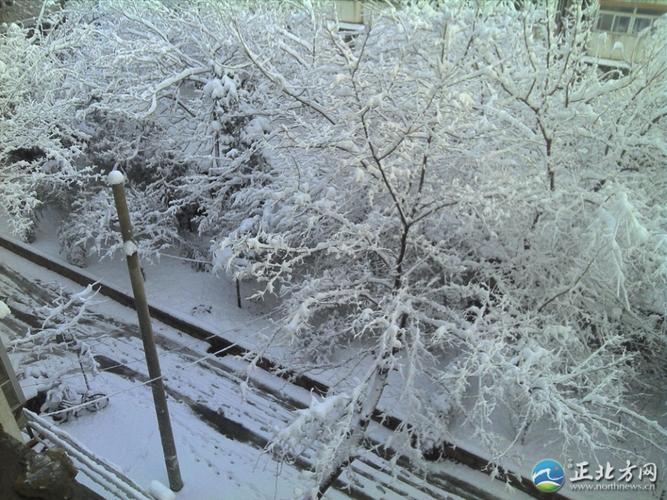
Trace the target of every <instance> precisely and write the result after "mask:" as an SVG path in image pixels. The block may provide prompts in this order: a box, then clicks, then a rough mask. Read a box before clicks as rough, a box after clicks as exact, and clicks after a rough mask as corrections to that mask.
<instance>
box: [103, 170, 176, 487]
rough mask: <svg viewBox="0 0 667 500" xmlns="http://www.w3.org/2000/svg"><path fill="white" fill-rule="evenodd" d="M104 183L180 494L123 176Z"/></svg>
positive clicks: (167, 456) (166, 455)
mask: <svg viewBox="0 0 667 500" xmlns="http://www.w3.org/2000/svg"><path fill="white" fill-rule="evenodd" d="M107 181H108V183H109V184H110V185H111V188H112V190H113V197H114V201H115V203H116V210H117V212H118V221H119V223H120V231H121V234H122V236H123V247H124V248H125V257H126V259H127V267H128V270H129V273H130V281H131V283H132V293H133V294H134V304H135V309H136V311H137V316H138V318H139V330H140V331H141V339H142V341H143V343H144V353H145V355H146V365H147V366H148V376H149V377H150V379H151V388H152V390H153V401H154V403H155V412H156V414H157V421H158V427H159V429H160V439H161V440H162V450H163V452H164V460H165V464H166V466H167V475H168V476H169V487H170V488H171V489H172V490H173V491H180V490H181V489H182V488H183V480H182V479H181V471H180V468H179V465H178V456H177V454H176V444H175V443H174V434H173V432H172V429H171V421H170V419H169V408H168V407H167V398H166V395H165V391H164V382H163V380H162V373H161V371H160V361H159V359H158V355H157V350H156V348H155V339H154V337H153V328H152V325H151V318H150V314H149V312H148V301H147V299H146V291H145V289H144V280H143V276H142V274H141V267H140V265H139V254H138V253H137V245H136V243H135V242H134V239H133V236H132V223H131V222H130V213H129V210H128V208H127V201H126V199H125V190H124V188H123V185H124V182H125V176H124V175H123V174H122V173H121V172H119V171H117V170H114V171H112V172H110V173H109V175H108V177H107Z"/></svg>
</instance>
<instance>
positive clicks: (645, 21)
mask: <svg viewBox="0 0 667 500" xmlns="http://www.w3.org/2000/svg"><path fill="white" fill-rule="evenodd" d="M649 26H651V18H650V17H636V18H635V22H634V24H633V25H632V32H633V33H639V32H640V31H642V30H645V29H646V28H648V27H649Z"/></svg>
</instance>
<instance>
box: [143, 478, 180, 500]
mask: <svg viewBox="0 0 667 500" xmlns="http://www.w3.org/2000/svg"><path fill="white" fill-rule="evenodd" d="M148 492H149V493H150V494H151V495H153V496H154V497H155V500H176V494H175V493H174V492H173V491H171V490H170V489H169V488H167V487H166V486H165V485H164V484H162V483H161V482H160V481H158V480H157V479H153V480H152V481H151V484H150V485H149V486H148Z"/></svg>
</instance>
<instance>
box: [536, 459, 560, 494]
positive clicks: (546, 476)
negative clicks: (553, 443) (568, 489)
mask: <svg viewBox="0 0 667 500" xmlns="http://www.w3.org/2000/svg"><path fill="white" fill-rule="evenodd" d="M533 483H534V484H535V487H536V488H537V489H538V490H540V491H544V492H545V493H553V492H555V491H558V490H560V489H561V488H562V487H563V484H565V471H564V470H563V466H562V465H561V464H559V463H558V462H556V461H555V460H552V459H550V458H545V459H544V460H540V461H539V462H537V463H536V464H535V467H533Z"/></svg>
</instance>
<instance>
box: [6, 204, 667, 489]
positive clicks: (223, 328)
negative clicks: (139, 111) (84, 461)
mask: <svg viewBox="0 0 667 500" xmlns="http://www.w3.org/2000/svg"><path fill="white" fill-rule="evenodd" d="M57 222H58V221H57V215H56V214H54V213H52V212H47V213H46V215H45V216H44V218H43V219H42V221H41V224H40V226H39V231H38V233H37V240H36V241H35V243H34V244H33V247H35V248H37V249H39V250H41V251H42V252H44V253H46V254H48V255H50V256H52V257H53V258H55V259H60V260H61V261H62V262H63V263H65V261H64V259H62V258H61V257H59V256H58V247H57V243H56V238H55V234H54V228H55V227H56V226H57ZM2 233H4V234H8V231H7V229H6V228H2ZM0 255H1V256H2V259H1V260H2V262H4V263H6V264H7V265H8V266H9V267H10V268H11V269H14V270H16V271H18V272H19V273H20V274H21V275H22V276H24V277H25V278H27V279H28V280H30V281H31V282H35V283H50V284H51V285H50V286H51V287H53V286H56V287H63V288H64V289H65V290H66V291H68V292H69V293H74V292H77V291H79V290H80V288H81V287H80V286H79V285H77V284H74V283H71V282H69V281H68V280H66V279H64V278H62V277H60V276H58V275H56V274H55V273H52V272H50V271H47V270H44V269H42V268H39V267H38V266H35V265H34V264H31V263H28V262H27V261H25V260H24V259H21V258H19V257H16V256H14V255H12V254H11V253H9V252H7V251H6V250H0ZM144 269H145V272H146V275H147V282H146V286H147V291H148V296H149V300H150V302H151V304H154V305H157V306H159V307H162V308H164V309H167V310H169V311H173V312H174V313H175V314H178V315H182V316H184V317H188V318H189V319H190V320H192V321H195V322H198V323H200V324H201V325H202V326H205V327H206V328H208V329H210V330H212V331H215V332H219V333H220V334H222V335H224V336H225V337H226V338H230V339H233V340H236V341H238V342H240V343H242V344H244V345H246V346H249V347H254V346H256V345H261V341H259V340H260V334H267V333H270V331H271V328H272V324H271V322H270V320H269V319H268V318H267V316H266V311H265V310H263V309H261V308H259V307H258V306H256V305H253V304H252V303H244V306H245V307H244V309H238V308H237V306H236V295H235V290H234V286H233V283H231V282H229V281H228V280H227V278H225V277H216V276H214V275H211V274H209V273H201V272H195V271H194V270H193V269H192V267H191V266H190V265H189V264H188V263H187V262H185V261H182V260H178V259H170V258H168V257H163V258H162V260H161V261H160V262H155V263H152V264H145V265H144ZM86 272H88V273H90V274H92V275H94V276H98V277H99V278H100V279H103V280H104V281H105V282H108V283H111V284H114V285H116V286H117V287H118V288H121V289H123V290H126V291H128V292H129V291H130V288H129V279H128V278H127V274H126V273H127V271H126V269H125V263H124V259H123V258H122V256H120V255H119V256H117V258H115V259H114V260H103V261H93V262H91V264H90V266H89V267H88V268H87V269H86ZM3 288H5V287H3ZM43 289H45V290H48V289H49V287H48V286H47V287H43ZM25 294H26V291H25V289H15V290H7V291H3V295H6V296H8V297H22V296H24V295H25ZM28 295H29V294H28ZM22 300H26V297H24V298H23V299H19V301H22ZM42 300H43V297H42ZM101 300H102V302H101V303H100V304H98V305H96V306H95V311H96V312H97V313H99V314H101V315H102V316H101V317H100V324H99V328H98V329H97V330H95V329H93V330H94V331H96V333H92V334H91V335H93V337H95V340H94V341H93V342H92V345H93V350H94V352H95V354H97V355H101V356H107V357H108V358H109V359H111V360H114V361H116V362H118V363H122V364H123V365H124V366H125V367H128V368H129V369H131V370H134V371H136V372H138V373H140V374H142V376H143V377H145V366H144V361H143V357H142V348H141V342H140V340H139V338H138V332H137V329H136V327H134V326H132V325H133V324H134V322H135V317H134V311H132V310H129V309H127V308H125V307H123V306H120V305H118V304H116V303H114V302H113V301H111V300H109V299H101ZM30 304H31V302H30V300H27V303H25V304H24V305H25V306H26V309H27V310H28V311H29V309H30V307H31V305H30ZM35 305H36V304H35V303H34V301H33V302H32V307H34V306H35ZM41 305H43V304H41ZM14 306H15V307H16V303H14ZM154 324H155V326H154V328H155V332H156V334H157V335H158V345H159V348H160V358H161V363H162V368H163V373H164V374H165V377H166V384H167V387H168V389H169V390H171V391H175V392H176V393H177V394H178V395H182V396H183V397H185V398H187V399H188V401H189V402H190V403H191V404H190V405H188V404H187V403H186V402H183V401H182V400H181V401H178V400H177V399H178V398H173V397H172V398H170V409H171V414H172V421H173V425H174V432H175V435H176V440H177V446H178V450H179V454H180V457H179V459H180V462H181V468H182V471H183V476H184V478H185V483H186V487H185V488H184V490H183V491H182V492H181V493H179V498H185V499H189V498H267V497H275V498H295V497H296V496H298V495H299V493H301V492H303V488H304V487H305V485H306V484H307V473H306V472H304V471H302V470H299V467H298V466H295V465H290V464H278V463H276V462H275V461H273V460H272V459H271V457H270V456H269V455H267V454H266V453H264V452H263V450H262V448H263V443H260V444H258V443H254V445H253V444H252V443H248V442H243V441H239V440H238V439H230V437H229V436H226V435H225V434H224V433H223V434H222V435H221V432H220V428H217V429H216V428H215V424H212V423H211V422H209V423H206V422H205V421H202V415H201V414H199V415H198V414H196V413H195V412H194V411H193V408H192V404H205V405H206V407H207V408H209V409H212V410H214V411H216V412H218V413H220V414H221V415H223V416H224V417H227V418H229V419H231V420H233V421H234V422H238V423H242V425H243V426H245V427H247V428H248V429H249V430H250V431H252V433H255V435H256V436H261V440H263V441H264V442H265V441H268V440H269V439H270V438H271V437H272V436H273V435H274V433H275V432H276V431H277V430H279V429H281V428H284V427H285V426H286V425H287V424H288V423H289V422H290V421H291V420H293V419H294V414H293V411H294V410H295V407H294V406H291V404H290V403H289V401H299V402H301V404H302V405H303V406H306V405H308V404H309V401H310V395H309V394H308V393H307V392H306V391H305V390H302V389H299V388H295V387H294V386H291V385H290V384H287V383H286V382H285V381H283V380H282V379H278V378H276V377H273V376H271V375H269V374H267V373H265V372H263V371H261V370H256V372H255V373H254V375H255V378H254V380H255V382H258V383H259V385H262V386H263V387H270V388H273V389H275V390H276V391H277V392H278V393H279V394H283V395H285V396H286V398H285V400H283V401H279V400H278V399H277V398H276V397H275V396H273V395H270V394H266V393H265V392H263V391H262V390H258V389H254V390H253V389H251V390H247V389H246V387H245V383H244V381H243V379H244V377H245V376H246V375H247V372H246V368H247V366H246V365H245V364H244V363H243V362H241V361H240V360H235V359H233V358H231V359H228V358H216V357H210V355H207V354H206V349H207V348H208V347H209V346H208V344H207V343H205V342H201V341H198V340H195V339H192V338H190V337H188V336H186V335H183V334H182V333H180V332H177V331H175V330H173V329H172V328H170V327H168V326H166V325H163V324H161V323H159V322H154ZM107 328H108V330H106V329H107ZM261 336H262V337H263V335H261ZM4 340H7V339H4ZM273 354H275V355H280V352H274V353H273ZM201 358H206V359H204V360H203V361H199V362H197V360H201ZM14 359H15V360H16V361H20V357H17V356H15V357H14ZM38 366H39V367H40V369H46V370H47V371H48V372H50V373H49V375H50V376H53V373H54V372H58V373H60V374H61V376H63V375H62V373H63V371H65V372H66V374H65V375H64V377H65V379H68V380H67V381H68V382H69V383H72V382H74V383H75V385H76V383H77V382H78V385H79V386H81V387H83V385H82V384H83V380H82V377H81V375H80V371H79V367H78V364H77V363H76V358H75V357H69V358H68V357H64V358H63V357H60V356H55V357H53V359H47V360H45V361H41V362H39V363H38ZM17 368H18V370H19V371H21V370H22V368H23V367H22V366H20V365H19V366H18V367H17ZM112 371H113V370H106V371H105V369H104V368H103V369H102V372H101V373H100V374H99V375H97V376H96V377H95V378H94V390H95V391H102V392H105V393H107V394H110V395H111V397H110V399H111V402H112V403H111V404H110V406H109V407H108V408H106V409H105V410H103V411H101V412H100V413H96V414H89V413H86V412H84V413H85V414H84V415H83V416H82V418H79V419H75V420H72V421H70V422H67V423H65V424H63V427H64V429H65V430H67V432H69V433H71V434H72V435H73V436H74V437H76V438H77V439H79V440H80V441H81V442H82V443H84V444H85V445H86V446H87V447H89V448H90V449H92V450H93V451H95V452H97V453H99V454H100V455H101V456H103V457H105V458H107V459H108V460H110V461H111V462H113V463H115V464H118V465H119V466H120V468H121V469H122V470H123V471H124V472H125V473H126V474H127V475H128V476H129V477H131V478H133V479H135V480H136V481H137V482H139V483H140V484H142V485H146V486H147V485H148V484H149V483H150V481H151V480H152V479H155V478H157V479H159V480H161V481H162V482H164V483H166V482H167V480H166V473H165V470H164V463H163V461H162V458H161V456H162V455H161V448H160V442H159V436H158V434H157V427H156V422H155V419H154V416H153V406H152V398H151V395H150V389H149V388H148V386H146V385H144V384H142V382H141V380H140V379H133V380H128V379H127V378H123V377H120V376H118V375H116V374H114V373H111V372H112ZM30 372H32V374H33V375H34V374H39V373H40V370H38V369H35V370H29V372H28V373H29V374H30ZM333 375H334V372H333V371H326V370H325V371H320V372H319V373H317V374H314V377H315V378H319V379H321V380H323V381H325V382H331V379H330V378H331V377H332V376H333ZM251 380H253V379H251ZM43 382H44V381H43V380H40V378H35V377H34V376H28V377H27V378H23V380H22V385H23V388H24V390H25V392H26V394H27V396H28V397H30V396H32V395H34V394H35V392H36V390H37V388H38V387H39V386H40V385H43ZM251 386H252V383H251ZM172 396H173V393H172ZM285 401H288V403H286V402H285ZM392 412H393V413H399V414H400V408H396V407H395V406H394V407H393V408H392ZM204 420H205V419H204ZM228 432H233V430H232V431H230V430H228ZM453 432H454V433H456V432H458V433H459V435H458V436H457V440H456V441H455V442H458V443H460V444H461V445H463V446H465V447H466V448H467V449H468V450H469V451H473V452H477V453H480V454H481V455H484V454H485V452H486V450H484V449H483V448H482V447H480V446H479V445H478V444H476V443H475V441H474V440H473V439H471V438H470V437H467V436H466V435H465V432H464V430H462V429H458V430H454V431H453ZM372 434H374V435H375V436H376V437H378V438H380V439H381V438H382V437H386V432H385V430H384V429H382V428H380V427H379V426H375V427H374V428H373V429H372ZM518 453H525V455H524V457H523V458H524V460H521V461H519V460H508V461H507V463H506V465H507V466H508V467H510V468H512V469H513V470H518V471H520V472H521V473H523V474H524V475H526V476H528V477H529V476H530V467H531V466H532V463H533V462H535V461H537V460H539V459H540V458H543V457H545V456H552V455H554V456H558V453H557V452H556V453H554V443H553V442H548V441H544V442H541V443H536V442H530V443H528V445H525V446H521V447H520V448H519V449H518ZM306 456H307V453H306ZM367 459H368V458H367ZM370 460H371V461H372V460H376V461H378V460H379V459H377V457H375V458H374V459H370ZM575 460H578V459H575ZM379 461H380V462H382V461H381V460H379ZM380 466H383V465H382V464H380ZM384 466H386V463H385V464H384ZM368 469H369V465H368V464H364V463H361V462H359V461H357V462H355V466H353V468H352V472H351V476H349V474H345V476H344V479H345V481H350V482H352V483H353V484H355V485H357V486H360V485H361V486H360V488H361V490H362V491H365V492H368V491H369V490H370V491H371V497H374V498H375V497H378V498H379V497H383V498H398V497H400V496H401V493H400V492H401V491H402V490H401V488H404V487H405V484H403V483H401V484H398V485H397V486H395V490H394V491H391V490H388V491H387V490H385V493H382V492H381V490H382V486H380V489H375V488H376V484H374V483H375V482H376V481H380V482H382V481H386V482H387V483H389V484H390V483H391V482H392V481H391V479H390V477H389V476H388V475H386V474H383V473H378V472H377V471H376V470H373V469H370V476H369V477H370V478H371V479H370V480H369V479H368V478H364V475H363V474H364V472H365V473H366V474H368V473H369V471H368ZM434 471H438V472H443V473H445V474H452V475H454V477H457V478H463V479H465V480H467V481H470V482H472V484H475V485H478V486H480V487H482V488H483V489H484V490H486V491H489V492H492V496H495V497H498V498H501V497H504V496H507V497H509V498H520V497H521V496H523V495H522V494H520V493H519V492H518V491H516V490H513V489H505V488H503V486H502V484H501V483H499V482H498V481H493V480H491V479H490V478H489V477H488V476H486V475H484V474H481V473H476V472H474V471H472V470H470V469H468V468H466V467H463V466H457V465H453V464H449V463H447V464H437V466H434ZM378 474H379V477H380V478H381V479H378ZM405 474H406V475H408V476H409V477H410V481H416V483H417V484H420V481H421V480H420V479H418V478H416V477H414V476H413V475H411V474H410V473H408V472H406V473H405ZM348 476H349V477H348ZM421 484H423V483H421ZM424 488H427V486H426V485H424ZM427 491H428V489H427ZM434 491H437V490H434ZM403 493H407V492H405V491H403ZM565 493H566V494H568V495H570V496H572V497H573V498H595V493H588V494H582V493H580V492H577V493H576V494H574V492H571V491H568V492H565ZM637 494H638V496H637V498H657V497H656V496H654V495H652V494H650V493H646V492H637ZM409 495H410V496H411V497H415V496H416V495H424V492H420V491H419V490H417V489H415V488H411V489H410V493H409ZM340 496H343V497H344V496H346V493H343V492H341V491H332V493H330V498H336V497H340ZM621 496H622V492H621V493H620V496H619V498H621ZM428 497H429V496H428V495H426V496H425V498H428Z"/></svg>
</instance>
